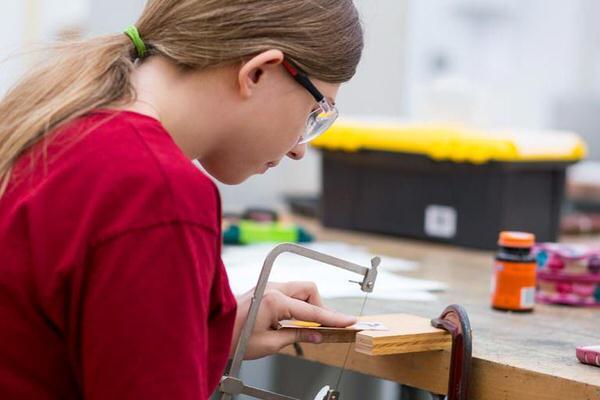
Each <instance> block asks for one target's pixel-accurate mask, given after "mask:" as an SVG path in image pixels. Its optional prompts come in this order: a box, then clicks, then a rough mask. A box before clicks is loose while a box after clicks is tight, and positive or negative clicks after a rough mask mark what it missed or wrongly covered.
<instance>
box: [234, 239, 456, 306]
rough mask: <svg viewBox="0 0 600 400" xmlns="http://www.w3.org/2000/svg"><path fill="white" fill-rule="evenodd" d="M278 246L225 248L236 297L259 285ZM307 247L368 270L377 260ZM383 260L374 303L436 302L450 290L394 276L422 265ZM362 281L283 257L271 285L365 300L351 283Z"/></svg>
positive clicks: (343, 248)
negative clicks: (311, 287) (312, 286)
mask: <svg viewBox="0 0 600 400" xmlns="http://www.w3.org/2000/svg"><path fill="white" fill-rule="evenodd" d="M274 246H275V245H274V244H258V245H249V246H226V247H225V248H224V250H223V262H224V263H225V267H226V268H227V274H228V276H229V283H230V285H231V288H232V290H233V292H234V294H236V295H239V294H242V293H245V292H247V291H248V290H250V289H252V288H253V287H254V286H255V285H256V282H257V280H258V276H259V274H260V270H261V268H262V266H263V262H264V260H265V258H266V256H267V254H268V253H269V252H270V251H271V250H272V249H273V247H274ZM306 247H308V248H311V249H313V250H316V251H319V252H322V253H325V254H329V255H332V256H335V257H338V258H341V259H344V260H348V261H351V262H354V263H357V264H360V265H365V266H370V260H371V258H372V257H373V256H374V255H372V254H370V253H369V252H367V251H366V250H365V249H363V248H361V247H358V246H351V245H348V244H345V243H337V242H316V243H312V244H309V245H307V246H306ZM381 259H382V262H381V265H380V267H379V273H378V276H377V281H376V283H375V289H374V291H373V292H372V293H371V294H369V298H371V299H385V300H410V301H432V300H435V299H436V296H435V295H434V294H433V293H431V292H435V291H441V290H444V289H445V288H446V286H445V285H444V284H443V283H441V282H437V281H429V280H422V279H414V278H407V277H403V276H400V275H398V274H397V273H393V272H397V271H409V270H414V269H416V268H417V267H418V265H417V264H416V263H414V262H411V261H406V260H402V259H398V258H390V257H382V258H381ZM392 271H393V272H392ZM359 279H360V277H359V276H358V275H356V274H355V273H352V272H350V271H346V270H343V269H340V268H336V267H332V266H330V265H326V264H323V263H320V262H318V261H314V260H311V259H307V258H304V257H301V256H298V255H296V254H282V255H280V256H279V257H278V258H277V260H276V261H275V265H274V267H273V269H272V271H271V276H270V278H269V281H271V282H288V281H312V282H315V283H316V285H317V287H318V289H319V293H320V294H321V296H322V297H323V298H326V299H332V298H341V297H363V296H364V292H362V291H361V290H360V287H359V286H358V284H356V283H350V282H349V281H351V280H352V281H356V280H359Z"/></svg>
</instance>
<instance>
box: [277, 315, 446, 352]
mask: <svg viewBox="0 0 600 400" xmlns="http://www.w3.org/2000/svg"><path fill="white" fill-rule="evenodd" d="M359 320H360V321H371V322H380V323H382V324H383V325H385V326H386V327H387V328H388V329H389V330H387V331H357V330H355V329H349V328H330V327H322V326H318V327H293V326H290V325H289V324H283V325H282V326H281V329H300V330H310V331H311V332H318V333H320V334H321V335H322V336H323V343H354V342H356V346H355V349H356V351H357V352H359V353H363V354H367V355H371V356H378V355H388V354H403V353H418V352H425V351H437V350H447V349H448V350H449V349H450V348H451V347H452V337H451V336H450V334H449V333H448V332H446V331H444V330H441V329H437V328H434V327H432V326H431V322H430V320H429V319H427V318H423V317H418V316H415V315H408V314H388V315H371V316H365V317H360V318H359Z"/></svg>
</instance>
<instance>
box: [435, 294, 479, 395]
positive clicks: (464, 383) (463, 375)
mask: <svg viewBox="0 0 600 400" xmlns="http://www.w3.org/2000/svg"><path fill="white" fill-rule="evenodd" d="M431 325H432V326H433V327H435V328H438V329H443V330H445V331H448V332H449V333H450V334H451V335H452V355H451V358H450V377H449V379H448V396H447V399H448V400H467V399H468V396H469V380H470V375H471V351H472V343H473V341H472V333H471V323H470V322H469V316H468V315H467V311H466V310H465V309H464V308H463V307H462V306H460V305H457V304H453V305H450V306H448V307H446V309H445V310H444V312H443V313H442V315H440V317H439V318H437V319H434V320H432V321H431Z"/></svg>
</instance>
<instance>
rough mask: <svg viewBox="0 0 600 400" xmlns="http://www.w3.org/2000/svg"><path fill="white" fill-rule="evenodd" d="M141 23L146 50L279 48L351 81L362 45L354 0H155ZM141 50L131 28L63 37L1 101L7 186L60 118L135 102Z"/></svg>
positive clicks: (197, 63) (184, 59)
mask: <svg viewBox="0 0 600 400" xmlns="http://www.w3.org/2000/svg"><path fill="white" fill-rule="evenodd" d="M136 26H137V28H138V30H139V32H140V35H141V37H142V38H143V40H144V42H145V43H146V45H147V47H148V56H153V55H160V56H163V57H166V58H168V59H170V60H171V61H172V62H174V63H176V64H178V65H180V66H181V67H183V68H189V69H194V70H202V69H206V68H209V67H216V66H221V65H228V64H229V65H230V64H233V63H236V62H241V61H243V60H244V59H246V58H247V57H249V56H252V55H255V54H258V53H260V52H262V51H265V50H268V49H272V48H276V49H279V50H281V51H283V52H284V53H285V54H286V55H287V56H288V57H290V58H291V59H293V60H294V61H295V62H296V63H297V64H298V65H299V66H300V67H301V68H302V69H304V70H305V71H306V72H307V73H308V74H309V75H311V76H313V77H315V78H317V79H320V80H323V81H326V82H332V83H338V82H345V81H348V80H349V79H350V78H351V77H352V76H353V75H354V73H355V71H356V67H357V65H358V62H359V60H360V57H361V53H362V49H363V32H362V28H361V24H360V21H359V17H358V13H357V11H356V8H355V6H354V4H353V2H352V0H149V1H148V2H147V4H146V7H145V9H144V11H143V13H142V16H141V17H140V19H139V20H138V21H137V23H136ZM135 59H136V50H135V46H134V44H133V43H132V41H131V40H130V39H129V38H128V37H126V36H125V35H122V34H118V35H111V36H104V37H97V38H94V39H89V40H82V41H77V42H70V43H62V44H57V45H56V46H54V47H53V48H52V52H51V54H50V55H49V57H48V58H47V60H46V61H45V62H44V63H42V65H40V66H38V67H37V68H35V69H33V70H32V71H30V72H29V73H28V74H27V75H25V77H23V78H22V79H21V80H20V81H19V82H18V83H17V85H16V86H14V87H13V88H12V89H11V90H10V91H9V92H8V93H7V95H6V96H5V97H4V99H3V100H2V101H1V102H0V196H2V194H3V193H4V192H5V190H6V187H7V185H8V183H9V181H10V176H11V171H12V168H13V165H14V163H15V162H16V160H17V159H18V158H19V157H20V156H21V155H23V153H25V152H26V151H27V150H28V149H29V148H31V146H33V145H34V144H36V143H38V142H40V141H41V140H43V139H44V138H46V137H47V136H48V135H49V134H50V133H52V132H53V131H54V130H55V129H56V128H58V127H60V126H62V125H64V124H65V123H67V122H69V121H72V120H73V119H76V118H78V117H81V116H83V115H85V114H87V113H89V112H90V111H92V110H94V109H98V108H103V107H109V106H111V105H113V106H114V105H117V104H129V103H130V102H132V101H134V100H135V98H136V93H135V90H134V88H133V86H132V83H131V73H132V71H133V69H134V65H135V64H134V60H135Z"/></svg>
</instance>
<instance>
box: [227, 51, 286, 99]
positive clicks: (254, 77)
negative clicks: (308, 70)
mask: <svg viewBox="0 0 600 400" xmlns="http://www.w3.org/2000/svg"><path fill="white" fill-rule="evenodd" d="M283 58H284V55H283V52H282V51H281V50H275V49H272V50H266V51H263V52H262V53H260V54H257V55H256V56H254V57H252V58H251V59H249V60H248V61H246V62H245V63H244V64H243V65H242V67H241V68H240V71H239V73H238V85H239V90H240V94H241V95H242V97H244V98H249V97H251V96H252V94H253V93H254V90H255V89H256V87H257V86H258V85H259V84H260V82H261V78H262V76H263V74H264V73H265V71H267V70H269V69H273V68H274V67H276V66H278V65H279V64H281V63H282V62H283Z"/></svg>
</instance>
